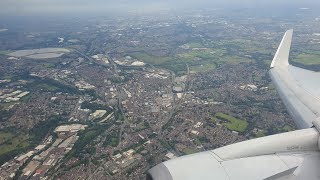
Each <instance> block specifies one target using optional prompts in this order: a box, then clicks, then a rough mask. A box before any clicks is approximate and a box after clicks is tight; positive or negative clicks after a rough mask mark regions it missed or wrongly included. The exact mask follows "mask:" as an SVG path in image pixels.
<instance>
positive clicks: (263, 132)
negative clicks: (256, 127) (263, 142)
mask: <svg viewBox="0 0 320 180" xmlns="http://www.w3.org/2000/svg"><path fill="white" fill-rule="evenodd" d="M265 135H266V132H265V131H258V132H257V133H256V134H255V137H257V138H259V137H263V136H265Z"/></svg>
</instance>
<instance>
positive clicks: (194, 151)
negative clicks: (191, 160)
mask: <svg viewBox="0 0 320 180" xmlns="http://www.w3.org/2000/svg"><path fill="white" fill-rule="evenodd" d="M182 151H183V153H184V154H185V155H187V154H193V153H196V152H197V151H196V150H194V149H190V148H185V149H183V150H182Z"/></svg>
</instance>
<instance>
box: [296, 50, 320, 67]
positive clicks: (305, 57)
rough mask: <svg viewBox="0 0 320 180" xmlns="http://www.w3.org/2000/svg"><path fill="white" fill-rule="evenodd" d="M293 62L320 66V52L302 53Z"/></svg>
mask: <svg viewBox="0 0 320 180" xmlns="http://www.w3.org/2000/svg"><path fill="white" fill-rule="evenodd" d="M293 61H294V62H297V63H301V64H304V65H319V64H320V52H313V53H302V54H299V55H298V56H297V57H295V58H294V59H293Z"/></svg>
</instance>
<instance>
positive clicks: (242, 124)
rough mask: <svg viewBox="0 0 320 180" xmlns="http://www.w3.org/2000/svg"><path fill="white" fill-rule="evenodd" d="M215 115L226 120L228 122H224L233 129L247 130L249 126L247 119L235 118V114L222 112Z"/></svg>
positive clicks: (238, 130)
mask: <svg viewBox="0 0 320 180" xmlns="http://www.w3.org/2000/svg"><path fill="white" fill-rule="evenodd" d="M215 117H216V118H218V119H221V120H223V121H226V123H223V124H224V125H225V126H226V127H227V128H228V129H229V130H231V131H237V132H245V131H246V129H247V127H248V122H247V121H245V120H241V119H238V118H235V117H233V116H230V115H227V114H224V113H221V112H218V113H216V114H215Z"/></svg>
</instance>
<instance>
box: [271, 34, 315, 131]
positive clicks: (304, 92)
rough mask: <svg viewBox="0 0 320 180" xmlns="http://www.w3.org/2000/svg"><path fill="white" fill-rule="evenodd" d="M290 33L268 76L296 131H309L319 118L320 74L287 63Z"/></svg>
mask: <svg viewBox="0 0 320 180" xmlns="http://www.w3.org/2000/svg"><path fill="white" fill-rule="evenodd" d="M292 32H293V31H292V30H289V31H287V32H286V33H285V35H284V37H283V39H282V41H281V44H280V46H279V48H278V51H277V53H276V55H275V57H274V59H273V61H272V63H271V69H270V71H269V74H270V77H271V79H272V81H273V83H274V84H275V86H276V89H277V91H278V93H279V95H280V97H281V99H282V101H283V102H284V103H285V105H286V107H287V109H288V111H289V113H290V114H291V116H292V117H293V119H294V121H295V123H296V125H297V126H298V128H310V127H312V122H313V121H315V120H316V119H317V118H318V117H319V116H320V72H313V71H309V70H306V69H302V68H298V67H295V66H292V65H290V64H289V63H288V58H289V50H290V45H291V39H292Z"/></svg>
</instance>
